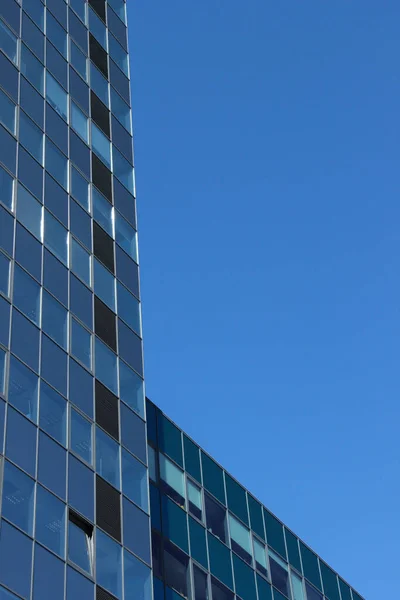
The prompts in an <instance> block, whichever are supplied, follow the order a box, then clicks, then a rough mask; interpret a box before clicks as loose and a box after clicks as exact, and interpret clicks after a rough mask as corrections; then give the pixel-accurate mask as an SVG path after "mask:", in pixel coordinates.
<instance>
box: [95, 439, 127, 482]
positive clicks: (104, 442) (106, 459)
mask: <svg viewBox="0 0 400 600" xmlns="http://www.w3.org/2000/svg"><path fill="white" fill-rule="evenodd" d="M96 471H97V472H98V473H99V475H101V476H102V477H103V478H104V479H105V480H106V481H108V482H109V483H111V485H113V486H114V487H116V488H117V489H120V487H121V486H120V447H119V445H118V444H117V442H116V441H115V440H113V439H112V438H111V437H110V436H109V435H107V434H106V433H105V432H104V431H103V430H102V429H99V427H96Z"/></svg>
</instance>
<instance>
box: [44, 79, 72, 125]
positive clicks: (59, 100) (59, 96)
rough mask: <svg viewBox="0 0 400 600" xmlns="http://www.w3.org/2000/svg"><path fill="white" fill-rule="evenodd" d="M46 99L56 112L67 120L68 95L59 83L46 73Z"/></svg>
mask: <svg viewBox="0 0 400 600" xmlns="http://www.w3.org/2000/svg"><path fill="white" fill-rule="evenodd" d="M46 99H47V101H48V102H49V104H51V106H52V107H53V108H54V110H55V111H56V112H58V114H59V115H61V117H62V118H63V119H64V120H65V121H68V95H67V92H66V91H65V90H64V89H63V88H62V87H61V85H60V84H59V83H58V82H57V81H56V80H55V79H54V77H52V75H50V73H47V74H46Z"/></svg>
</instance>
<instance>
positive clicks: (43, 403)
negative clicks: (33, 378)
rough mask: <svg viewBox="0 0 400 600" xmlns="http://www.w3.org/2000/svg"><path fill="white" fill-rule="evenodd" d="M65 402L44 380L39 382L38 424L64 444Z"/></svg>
mask: <svg viewBox="0 0 400 600" xmlns="http://www.w3.org/2000/svg"><path fill="white" fill-rule="evenodd" d="M66 415H67V402H66V400H64V398H63V397H62V396H60V394H57V392H56V391H55V390H53V388H51V387H50V386H48V385H47V384H46V383H44V381H41V384H40V405H39V425H40V427H41V428H42V429H44V431H46V433H48V434H49V435H51V436H52V437H54V438H55V439H56V440H57V441H58V442H60V444H62V445H63V446H65V442H66V425H67V418H66Z"/></svg>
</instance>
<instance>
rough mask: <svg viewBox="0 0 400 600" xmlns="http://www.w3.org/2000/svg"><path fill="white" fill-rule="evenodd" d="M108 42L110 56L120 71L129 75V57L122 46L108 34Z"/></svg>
mask: <svg viewBox="0 0 400 600" xmlns="http://www.w3.org/2000/svg"><path fill="white" fill-rule="evenodd" d="M108 44H109V49H110V56H111V58H112V59H113V61H114V62H115V63H116V64H117V65H118V66H119V68H120V69H121V71H122V72H123V73H125V75H126V76H127V77H129V59H128V55H127V53H126V52H125V50H124V49H123V48H122V46H120V45H119V43H118V42H117V40H116V39H115V37H114V36H113V35H109V36H108Z"/></svg>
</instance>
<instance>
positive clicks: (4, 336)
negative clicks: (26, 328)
mask: <svg viewBox="0 0 400 600" xmlns="http://www.w3.org/2000/svg"><path fill="white" fill-rule="evenodd" d="M22 318H23V317H22ZM9 337H10V304H9V303H8V302H7V300H5V299H4V298H2V297H1V296H0V344H3V346H6V347H7V348H8V346H9V341H8V340H9Z"/></svg>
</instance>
